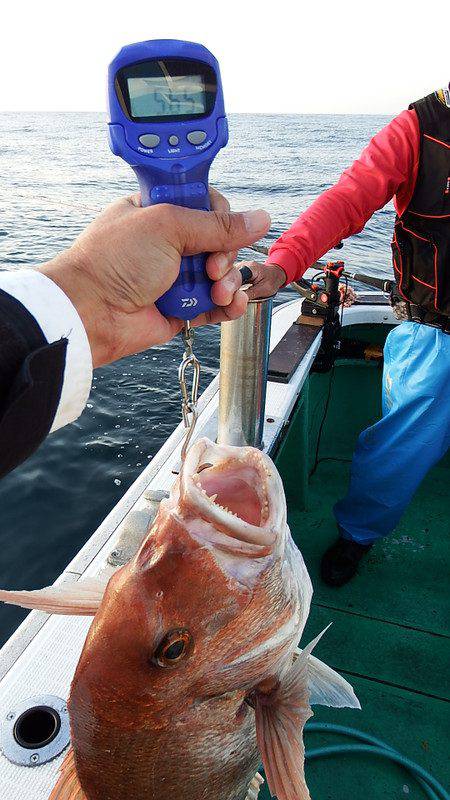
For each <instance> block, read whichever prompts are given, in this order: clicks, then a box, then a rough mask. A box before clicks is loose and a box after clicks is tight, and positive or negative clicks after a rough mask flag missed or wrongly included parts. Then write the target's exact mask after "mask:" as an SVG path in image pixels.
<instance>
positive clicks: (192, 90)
mask: <svg viewBox="0 0 450 800" xmlns="http://www.w3.org/2000/svg"><path fill="white" fill-rule="evenodd" d="M127 84H128V94H129V97H130V111H131V116H132V117H135V118H139V117H146V118H147V119H149V118H150V119H151V118H161V117H187V116H189V117H191V116H193V117H195V116H197V115H199V116H200V115H202V114H205V113H206V111H207V103H206V88H205V82H204V79H203V76H202V75H169V73H168V72H167V71H166V74H164V73H163V74H162V75H156V76H153V75H152V76H149V77H141V76H140V77H133V78H128V79H127Z"/></svg>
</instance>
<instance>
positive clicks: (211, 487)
mask: <svg viewBox="0 0 450 800" xmlns="http://www.w3.org/2000/svg"><path fill="white" fill-rule="evenodd" d="M180 500H181V501H182V502H183V504H187V505H188V506H189V507H190V509H192V511H195V513H196V515H198V516H199V517H201V518H202V519H204V520H206V521H208V522H212V523H213V524H214V525H215V526H216V527H218V528H219V530H222V531H223V532H224V533H226V534H227V535H231V536H233V537H234V538H236V539H238V540H240V541H241V542H246V543H248V544H253V545H258V546H265V547H267V546H271V545H273V543H274V541H275V539H276V536H277V534H278V532H279V531H280V529H281V528H282V526H283V522H285V503H284V493H283V488H282V485H281V480H280V477H279V475H278V473H277V470H276V469H275V467H274V465H273V463H272V462H271V460H270V459H269V458H268V457H267V456H266V455H264V454H263V453H261V452H260V451H259V450H256V449H254V448H252V447H228V446H223V445H216V444H214V443H213V442H210V441H209V440H208V439H200V440H199V441H198V442H196V443H195V445H194V446H193V447H191V449H190V450H189V452H188V454H187V456H186V461H185V463H184V465H183V469H182V472H181V476H180Z"/></svg>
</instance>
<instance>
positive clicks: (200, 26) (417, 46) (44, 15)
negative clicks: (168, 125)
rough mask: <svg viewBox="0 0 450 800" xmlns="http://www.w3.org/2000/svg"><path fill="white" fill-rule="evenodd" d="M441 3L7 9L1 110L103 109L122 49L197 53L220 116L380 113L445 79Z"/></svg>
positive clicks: (39, 5)
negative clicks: (182, 42) (184, 44)
mask: <svg viewBox="0 0 450 800" xmlns="http://www.w3.org/2000/svg"><path fill="white" fill-rule="evenodd" d="M449 33H450V2H449V0H445V2H444V1H441V0H429V1H428V2H427V3H425V4H419V3H418V2H417V0H416V2H413V0H409V2H408V1H407V2H405V0H390V1H389V2H387V1H386V0H370V2H368V1H367V0H357V1H356V0H349V1H347V2H346V0H342V2H339V0H337V1H336V2H328V0H307V2H304V0H289V2H288V1H287V0H270V2H266V1H265V0H260V1H259V2H255V0H239V1H237V0H224V1H223V2H220V0H210V2H208V1H207V0H202V2H200V0H183V1H182V2H180V0H151V2H149V0H134V2H130V0H127V2H118V1H117V0H109V2H106V1H105V0H70V2H68V0H57V1H56V0H39V2H37V0H22V1H21V2H19V0H15V2H10V1H9V0H5V2H4V3H3V7H2V24H1V30H0V74H1V91H0V110H1V111H103V110H104V109H105V82H106V70H107V66H108V63H109V61H111V59H112V57H113V56H114V55H115V53H116V52H117V51H118V50H119V49H120V47H121V46H122V45H124V44H129V43H130V42H135V41H141V40H143V39H154V38H177V39H189V40H194V41H199V42H202V44H205V45H206V46H207V47H208V48H209V49H210V50H212V51H213V53H214V54H215V55H216V57H217V58H218V60H219V63H220V65H221V70H222V79H223V85H224V92H225V103H226V107H227V110H228V111H229V112H245V111H247V112H266V113H267V112H277V113H280V112H290V113H322V112H323V113H327V112H330V113H365V114H370V113H386V114H394V113H396V112H397V111H399V110H400V109H402V108H404V107H406V106H407V104H408V103H409V102H410V101H412V100H416V99H418V98H419V97H421V96H423V95H424V94H427V93H429V92H430V91H432V90H433V89H435V88H438V87H439V86H443V85H446V84H447V83H448V82H449V80H450V56H449V50H450V48H449Z"/></svg>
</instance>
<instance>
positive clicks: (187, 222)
mask: <svg viewBox="0 0 450 800" xmlns="http://www.w3.org/2000/svg"><path fill="white" fill-rule="evenodd" d="M176 211H177V219H176V220H174V222H175V225H174V228H173V229H172V230H173V233H174V234H175V233H176V234H177V237H178V239H179V243H180V252H181V253H183V254H184V255H193V254H194V253H215V252H228V251H230V250H239V248H240V247H245V246H246V245H250V244H253V242H256V241H257V240H258V239H260V238H261V236H264V235H265V234H266V233H267V231H268V230H269V228H270V216H269V214H268V213H267V211H263V210H262V209H259V210H258V211H243V212H240V213H232V212H231V211H193V210H191V209H187V208H179V207H178V208H177V209H176Z"/></svg>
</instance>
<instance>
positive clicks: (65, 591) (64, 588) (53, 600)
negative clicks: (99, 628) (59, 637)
mask: <svg viewBox="0 0 450 800" xmlns="http://www.w3.org/2000/svg"><path fill="white" fill-rule="evenodd" d="M105 589H106V581H105V580H102V579H99V578H86V579H84V580H79V581H76V582H74V583H62V584H60V585H59V586H47V587H46V588H45V589H37V590H36V591H34V592H26V591H19V592H6V591H4V590H3V589H1V590H0V601H1V602H3V603H10V604H11V605H13V606H22V608H33V609H37V610H38V611H45V612H46V613H47V614H75V615H77V616H94V615H95V614H96V613H97V611H98V609H99V607H100V604H101V602H102V600H103V595H104V593H105Z"/></svg>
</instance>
